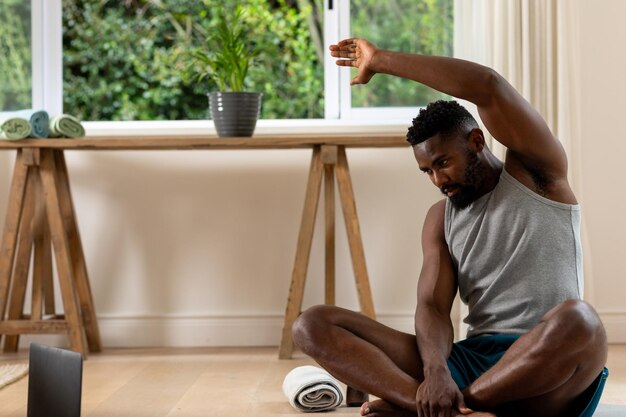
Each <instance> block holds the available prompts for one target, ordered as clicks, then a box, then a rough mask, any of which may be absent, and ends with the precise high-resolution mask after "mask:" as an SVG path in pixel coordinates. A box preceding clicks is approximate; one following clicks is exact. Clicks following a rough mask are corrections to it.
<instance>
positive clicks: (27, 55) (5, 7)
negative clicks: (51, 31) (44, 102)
mask: <svg viewBox="0 0 626 417" xmlns="http://www.w3.org/2000/svg"><path fill="white" fill-rule="evenodd" d="M0 21H1V22H2V25H0V56H2V59H1V60H0V111H3V110H17V109H25V108H30V107H31V104H32V91H33V89H32V84H33V80H32V69H31V68H32V54H31V5H30V3H29V2H25V1H23V0H4V1H2V2H0Z"/></svg>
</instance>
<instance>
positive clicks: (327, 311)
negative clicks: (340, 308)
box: [291, 305, 334, 353]
mask: <svg viewBox="0 0 626 417" xmlns="http://www.w3.org/2000/svg"><path fill="white" fill-rule="evenodd" d="M333 310H334V307H333V306H328V305H317V306H313V307H310V308H308V309H307V310H305V311H304V312H303V313H302V314H300V316H299V317H298V318H297V319H296V321H295V322H294V323H293V326H292V328H291V333H292V336H293V341H294V343H295V344H296V346H298V347H299V348H300V349H302V350H303V351H304V352H305V353H309V350H310V349H311V348H312V347H314V346H315V345H316V342H315V339H316V338H317V337H319V336H320V335H321V334H324V333H325V332H326V330H327V327H328V325H330V324H331V318H332V316H333Z"/></svg>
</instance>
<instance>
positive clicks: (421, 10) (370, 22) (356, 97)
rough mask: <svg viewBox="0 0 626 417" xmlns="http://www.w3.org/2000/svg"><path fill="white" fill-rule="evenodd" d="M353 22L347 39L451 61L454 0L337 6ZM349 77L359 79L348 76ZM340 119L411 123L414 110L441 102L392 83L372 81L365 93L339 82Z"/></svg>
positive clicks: (364, 0)
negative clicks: (449, 57) (448, 57)
mask: <svg viewBox="0 0 626 417" xmlns="http://www.w3.org/2000/svg"><path fill="white" fill-rule="evenodd" d="M339 6H340V7H341V10H340V13H341V14H342V15H345V16H349V19H345V20H346V22H345V23H344V25H345V24H346V23H347V26H348V27H347V29H348V32H347V33H346V35H348V36H358V37H365V38H367V39H368V40H370V41H371V42H373V43H374V44H376V45H377V46H378V47H380V48H384V49H390V50H396V51H405V52H413V53H421V54H429V55H444V56H452V43H453V25H452V21H453V16H452V14H453V2H452V1H450V0H421V1H415V0H388V1H384V2H381V1H376V0H351V1H349V2H348V1H345V2H339ZM344 75H345V76H346V77H345V78H348V77H352V76H354V75H356V69H354V70H352V74H350V75H348V73H347V72H346V74H344ZM340 88H341V89H342V100H341V117H342V118H348V119H355V118H356V119H369V118H372V117H385V118H393V119H402V120H407V118H408V119H409V120H410V119H411V118H413V117H415V107H416V106H425V105H426V104H428V103H429V102H431V101H433V100H436V99H439V98H443V97H444V95H443V94H441V93H439V92H437V91H435V90H432V89H431V88H429V87H426V86H424V85H421V84H418V83H415V82H412V81H409V80H403V79H400V78H394V77H381V76H374V78H372V80H371V81H370V82H369V83H368V84H367V87H359V86H357V87H350V86H349V83H348V80H347V79H345V80H343V81H342V82H341V86H340Z"/></svg>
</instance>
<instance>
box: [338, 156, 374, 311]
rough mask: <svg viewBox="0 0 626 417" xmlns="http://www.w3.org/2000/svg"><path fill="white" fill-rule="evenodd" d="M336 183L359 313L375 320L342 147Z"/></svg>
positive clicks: (363, 252)
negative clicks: (346, 234)
mask: <svg viewBox="0 0 626 417" xmlns="http://www.w3.org/2000/svg"><path fill="white" fill-rule="evenodd" d="M337 182H338V184H339V197H340V199H341V206H342V208H343V215H344V219H345V223H346V231H347V233H348V244H349V246H350V254H351V256H352V267H353V269H354V276H355V280H356V289H357V293H358V296H359V303H360V304H361V312H362V313H363V314H365V315H366V316H368V317H370V318H372V319H375V318H376V313H375V312H374V301H373V299H372V291H371V289H370V284H369V277H368V275H367V266H366V264H365V251H364V250H363V240H362V239H361V228H360V227H359V218H358V216H357V213H356V202H355V201H354V191H353V189H352V180H351V179H350V170H349V168H348V159H347V157H346V148H345V147H344V146H340V147H339V155H338V159H337Z"/></svg>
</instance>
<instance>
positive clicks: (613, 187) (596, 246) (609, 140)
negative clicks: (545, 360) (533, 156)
mask: <svg viewBox="0 0 626 417" xmlns="http://www.w3.org/2000/svg"><path fill="white" fill-rule="evenodd" d="M580 4H581V16H582V20H581V22H582V26H581V33H580V34H581V49H580V51H581V58H582V60H581V76H582V85H581V93H582V95H581V97H582V109H581V110H582V120H581V123H582V138H583V142H584V145H583V161H582V163H583V193H584V202H585V207H584V209H585V213H586V215H587V224H588V228H589V234H590V238H591V261H592V265H593V270H594V281H595V304H596V307H597V308H598V310H599V311H600V313H601V316H602V318H603V320H604V322H605V325H606V326H607V329H608V331H609V334H610V335H611V338H612V340H613V341H619V342H622V343H626V273H624V265H623V261H624V259H626V217H625V216H624V213H626V188H625V185H624V179H625V178H626V173H625V172H624V162H623V158H624V155H626V133H625V130H624V120H625V116H624V115H625V111H626V104H625V101H624V100H625V97H626V79H625V78H624V74H626V48H624V42H626V26H625V25H624V19H626V2H625V1H623V0H602V1H600V2H596V1H594V2H591V1H580Z"/></svg>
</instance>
